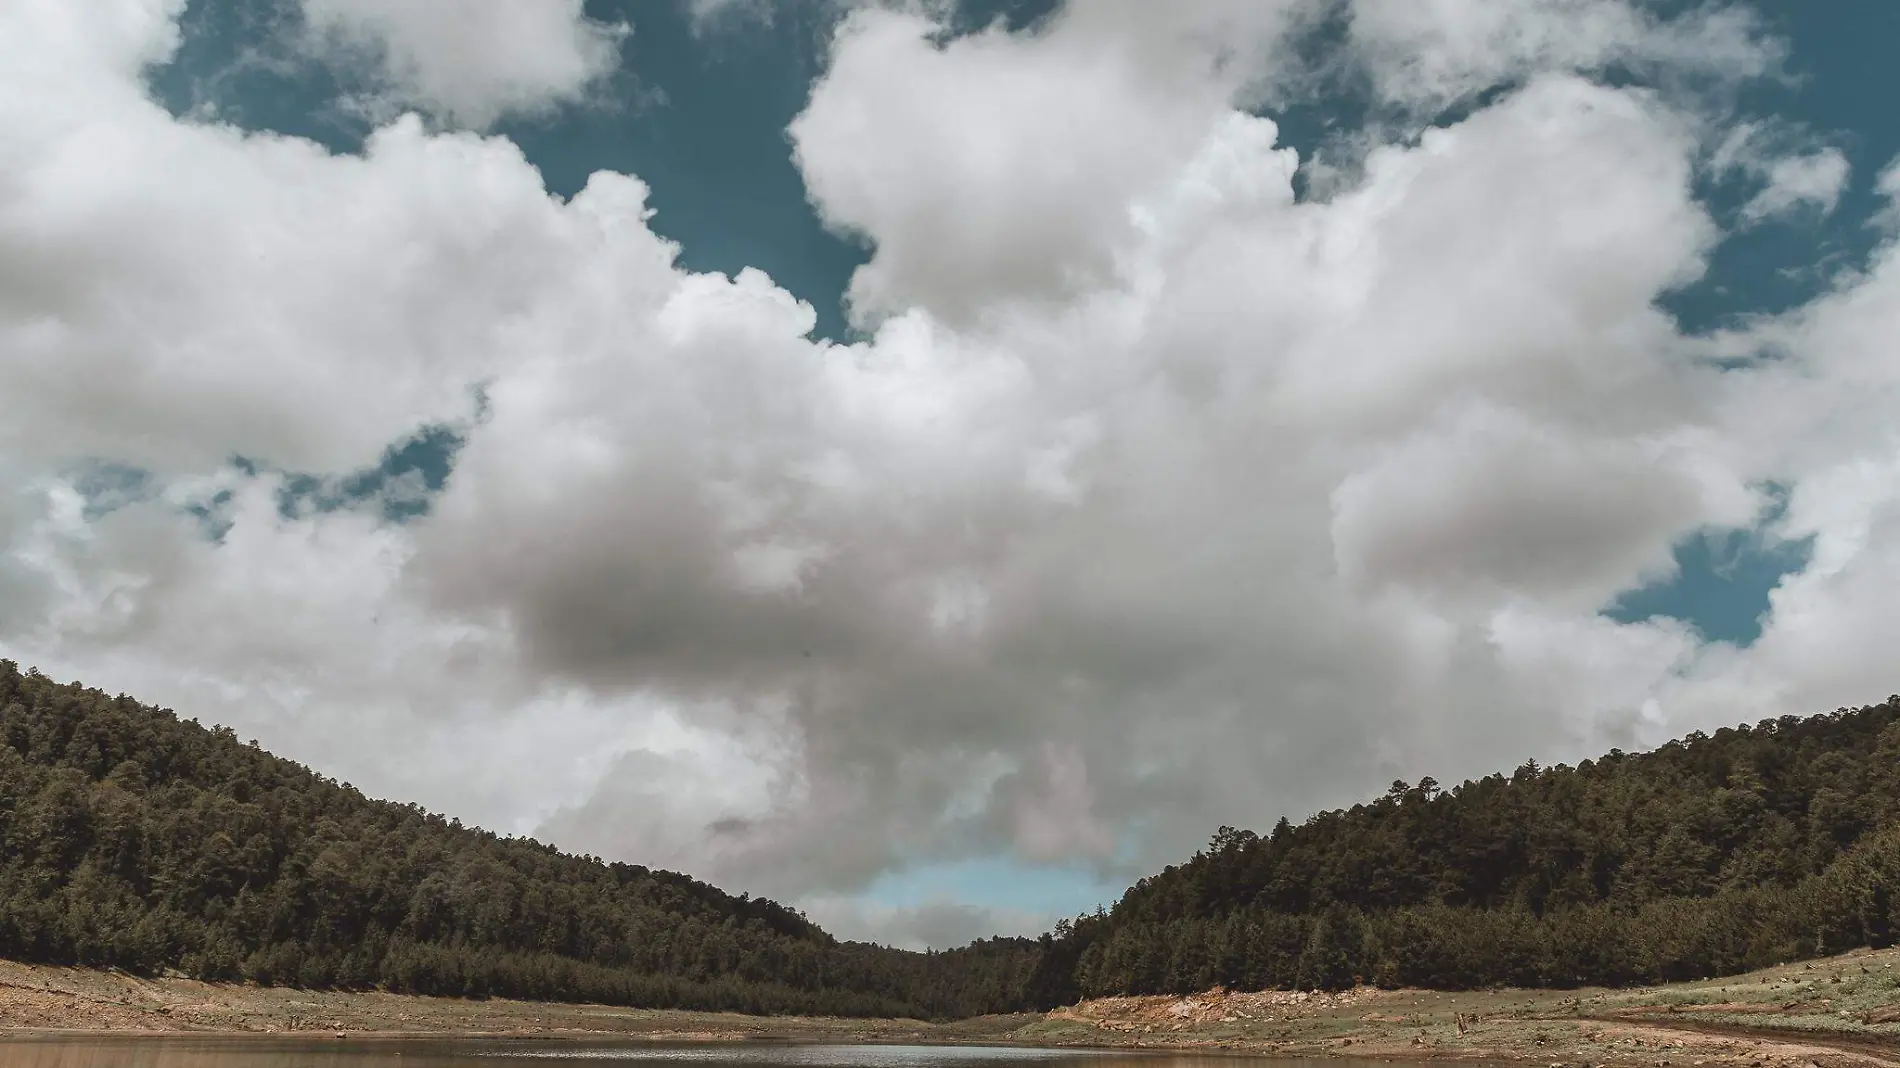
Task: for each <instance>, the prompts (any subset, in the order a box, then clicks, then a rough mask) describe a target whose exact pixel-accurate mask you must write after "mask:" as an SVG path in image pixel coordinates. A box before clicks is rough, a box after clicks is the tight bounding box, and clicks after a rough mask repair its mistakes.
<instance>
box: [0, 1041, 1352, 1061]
mask: <svg viewBox="0 0 1900 1068" xmlns="http://www.w3.org/2000/svg"><path fill="white" fill-rule="evenodd" d="M1104 1060H1113V1062H1114V1066H1113V1068H1242V1064H1243V1062H1244V1061H1248V1060H1259V1061H1264V1060H1265V1058H1243V1057H1205V1056H1191V1055H1175V1054H1163V1053H1152V1054H1151V1053H1146V1052H1098V1051H1086V1050H1051V1049H1024V1048H1018V1047H1002V1046H817V1045H811V1046H807V1045H795V1044H787V1045H769V1046H766V1045H756V1044H752V1043H722V1044H716V1045H711V1044H708V1045H657V1044H651V1043H640V1044H629V1043H624V1042H623V1043H618V1044H610V1043H603V1042H573V1041H556V1040H535V1039H506V1040H480V1041H476V1040H458V1041H441V1040H434V1039H427V1040H424V1039H401V1038H351V1039H327V1040H314V1039H307V1038H282V1039H260V1038H202V1037H189V1036H168V1037H163V1038H65V1037H62V1038H18V1039H5V1038H0V1066H3V1068H504V1066H507V1065H517V1066H528V1065H542V1066H547V1065H550V1062H562V1061H586V1062H589V1063H590V1064H618V1065H641V1064H651V1065H655V1066H656V1068H665V1066H667V1065H674V1064H679V1063H681V1062H688V1063H691V1064H695V1065H709V1066H718V1068H991V1066H995V1068H1108V1066H1107V1065H1106V1064H1104V1063H1102V1062H1103V1061H1104ZM1030 1062H1033V1064H1031V1063H1030ZM1084 1062H1088V1063H1086V1064H1085V1063H1084ZM1303 1063H1305V1062H1301V1061H1296V1060H1281V1059H1274V1060H1273V1061H1272V1068H1299V1066H1300V1065H1302V1064H1303ZM1313 1063H1314V1064H1315V1065H1316V1064H1317V1062H1313ZM1379 1063H1383V1062H1378V1061H1364V1062H1358V1063H1357V1065H1355V1062H1353V1061H1350V1060H1344V1059H1333V1060H1328V1061H1326V1062H1325V1064H1326V1068H1366V1066H1369V1065H1372V1064H1379Z"/></svg>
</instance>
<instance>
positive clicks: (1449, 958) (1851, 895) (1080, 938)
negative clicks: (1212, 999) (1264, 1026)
mask: <svg viewBox="0 0 1900 1068" xmlns="http://www.w3.org/2000/svg"><path fill="white" fill-rule="evenodd" d="M1896 815H1900V698H1895V699H1893V700H1890V701H1888V702H1887V703H1886V704H1882V705H1875V706H1871V707H1868V708H1862V709H1859V710H1857V711H1848V710H1844V709H1843V710H1840V711H1837V712H1834V713H1830V714H1827V715H1820V716H1814V717H1809V718H1806V719H1802V718H1796V717H1788V718H1784V719H1780V720H1772V721H1768V722H1764V723H1761V724H1758V725H1756V726H1753V727H1747V726H1744V727H1738V728H1733V729H1723V730H1720V731H1717V732H1716V733H1715V734H1714V735H1712V736H1705V735H1701V734H1695V735H1691V736H1690V737H1688V738H1686V739H1684V740H1682V741H1677V742H1671V743H1669V744H1667V745H1664V746H1662V747H1661V748H1659V749H1657V750H1656V751H1654V752H1651V753H1645V754H1640V755H1632V754H1624V753H1620V752H1614V751H1613V752H1611V753H1610V754H1609V755H1607V756H1605V757H1603V758H1602V759H1600V760H1594V761H1591V760H1586V761H1583V762H1582V763H1581V764H1579V765H1578V766H1576V767H1574V768H1573V767H1563V766H1559V767H1551V768H1543V767H1538V766H1537V765H1536V764H1535V763H1527V764H1525V765H1524V766H1523V767H1520V768H1518V769H1517V771H1516V772H1515V773H1514V774H1512V775H1510V776H1508V777H1507V776H1504V775H1492V776H1489V777H1487V778H1484V779H1481V780H1477V781H1473V782H1467V783H1464V784H1462V785H1460V786H1457V787H1454V788H1453V789H1450V790H1443V791H1441V790H1440V789H1439V788H1438V786H1437V784H1436V783H1434V782H1432V781H1431V780H1429V779H1427V780H1425V781H1423V782H1421V783H1419V784H1417V785H1409V784H1406V783H1394V784H1393V786H1392V789H1391V790H1390V791H1389V792H1388V793H1387V794H1386V795H1385V796H1384V797H1382V798H1380V799H1378V800H1376V801H1374V802H1371V803H1369V804H1363V805H1355V806H1353V807H1352V808H1350V809H1345V810H1338V811H1331V812H1323V813H1320V814H1319V815H1316V816H1314V817H1313V818H1312V819H1310V820H1308V821H1307V822H1306V823H1305V824H1303V825H1301V826H1297V827H1295V826H1293V825H1291V824H1289V823H1288V822H1287V821H1285V820H1281V821H1280V823H1279V825H1278V826H1276V827H1275V828H1274V829H1273V830H1272V832H1271V833H1269V834H1267V835H1265V836H1261V835H1258V834H1255V833H1253V832H1249V831H1239V830H1234V829H1232V828H1222V830H1221V832H1220V833H1219V834H1218V835H1216V836H1215V838H1214V840H1213V842H1212V843H1211V844H1210V845H1209V847H1208V848H1207V849H1206V850H1205V851H1203V852H1201V853H1198V854H1196V855H1195V856H1194V858H1193V859H1191V860H1190V861H1188V862H1187V863H1185V864H1182V865H1180V866H1178V867H1170V868H1168V869H1166V870H1165V871H1163V872H1161V873H1160V874H1158V875H1155V876H1153V877H1151V878H1147V879H1143V880H1142V881H1141V882H1139V883H1137V884H1136V885H1135V886H1134V887H1132V888H1131V889H1129V890H1128V892H1127V893H1126V894H1125V895H1124V896H1123V897H1122V899H1121V900H1120V901H1119V902H1118V903H1117V904H1116V905H1115V907H1114V909H1113V910H1112V911H1109V912H1107V913H1104V914H1099V915H1096V916H1091V917H1083V918H1082V919H1080V920H1078V921H1076V922H1075V923H1073V924H1065V925H1063V927H1062V929H1061V931H1060V932H1059V934H1060V937H1059V938H1058V939H1057V940H1056V943H1055V944H1054V945H1053V946H1052V947H1051V950H1050V952H1049V953H1047V954H1046V955H1045V957H1044V959H1043V961H1042V964H1041V967H1040V969H1039V971H1038V973H1037V975H1036V976H1035V978H1034V980H1033V983H1032V991H1033V1000H1035V1001H1036V1002H1038V1003H1040V1004H1043V1005H1045V1006H1047V1005H1056V1004H1064V1003H1067V1002H1070V1001H1073V1000H1074V999H1075V998H1077V997H1079V996H1102V995H1111V994H1161V993H1188V992H1192V991H1196V990H1204V989H1207V988H1209V987H1212V986H1216V985H1223V986H1228V987H1233V988H1237V989H1245V990H1258V989H1262V988H1266V987H1300V988H1308V989H1310V988H1314V987H1319V988H1327V989H1340V988H1344V987H1348V986H1351V985H1352V984H1353V983H1354V982H1355V981H1359V980H1364V981H1368V982H1377V983H1380V984H1382V985H1407V986H1422V987H1435V988H1470V987H1479V986H1487V985H1494V984H1510V985H1516V986H1574V985H1578V984H1582V983H1601V984H1609V985H1624V984H1630V983H1639V982H1659V981H1677V980H1684V979H1693V978H1698V977H1702V976H1708V975H1724V974H1732V973H1735V972H1738V971H1742V970H1745V969H1748V968H1754V967H1761V966H1765V965H1770V964H1774V963H1776V962H1779V961H1785V960H1794V959H1800V958H1805V957H1812V956H1816V955H1820V954H1823V953H1829V952H1836V951H1839V950H1842V949H1845V948H1849V947H1853V946H1863V945H1873V946H1883V945H1887V944H1889V943H1891V942H1892V941H1893V939H1894V937H1895V926H1896V923H1897V922H1900V916H1896V915H1895V909H1894V904H1893V899H1894V893H1893V890H1894V887H1895V885H1896V876H1897V875H1900V821H1896Z"/></svg>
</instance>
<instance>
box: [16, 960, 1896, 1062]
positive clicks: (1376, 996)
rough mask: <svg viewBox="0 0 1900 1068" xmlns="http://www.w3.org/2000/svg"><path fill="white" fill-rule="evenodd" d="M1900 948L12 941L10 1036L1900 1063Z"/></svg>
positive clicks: (1422, 1058) (1503, 1059) (1470, 1059)
mask: <svg viewBox="0 0 1900 1068" xmlns="http://www.w3.org/2000/svg"><path fill="white" fill-rule="evenodd" d="M1897 966H1900V950H1894V949H1890V950H1880V951H1868V950H1861V951H1856V952H1853V953H1849V954H1845V955H1843V956H1839V957H1833V958H1828V959H1826V960H1819V961H1810V962H1806V963H1801V964H1793V965H1786V966H1782V967H1778V968H1771V969H1767V970H1765V971H1761V972H1755V973H1750V974H1748V975H1742V976H1732V977H1728V978H1725V979H1713V980H1704V981H1700V982H1693V983H1680V984H1673V985H1669V986H1661V987H1644V988H1635V989H1629V990H1603V989H1583V990H1569V991H1565V990H1512V989H1504V990H1489V991H1458V992H1451V991H1429V990H1379V989H1374V988H1367V987H1361V988H1358V989H1355V990H1351V991H1344V992H1339V993H1317V992H1297V991H1293V992H1289V991H1264V992H1258V993H1251V992H1248V993H1243V992H1228V991H1222V990H1213V991H1207V992H1204V993H1201V994H1196V995H1190V996H1186V997H1175V996H1143V997H1117V998H1100V999H1095V1000H1092V1001H1084V1002H1082V1003H1080V1004H1078V1005H1074V1006H1068V1007H1064V1008H1059V1009H1056V1010H1054V1011H1052V1012H1049V1013H1024V1014H1017V1015H1010V1016H989V1017H977V1018H974V1019H969V1020H959V1021H955V1022H951V1023H929V1022H926V1021H922V1020H893V1019H869V1020H865V1019H842V1018H833V1017H761V1016H745V1015H740V1014H736V1013H709V1012H693V1011H688V1010H667V1009H633V1008H624V1007H617V1006H606V1005H585V1004H561V1003H546V1002H526V1001H513V1000H510V999H505V998H491V999H485V1000H480V1001H473V1000H464V999H458V998H438V997H423V996H415V995H403V994H389V993H384V992H377V991H365V992H335V991H305V990H295V989H291V988H285V987H259V986H251V985H244V984H220V983H203V982H198V981H196V980H190V979H181V978H153V979H147V978H141V977H137V976H130V975H126V974H124V973H119V972H107V971H94V970H90V969H83V968H68V967H57V966H46V965H28V964H20V963H17V962H12V961H0V1046H4V1044H5V1043H7V1042H9V1041H19V1042H26V1041H48V1042H52V1041H60V1040H81V1041H83V1040H85V1039H89V1038H97V1039H101V1040H117V1039H126V1040H137V1039H148V1040H163V1041H169V1040H178V1039H190V1038H197V1039H206V1040H225V1039H232V1040H253V1041H257V1040H263V1041H270V1040H302V1041H311V1040H329V1041H336V1040H338V1039H339V1038H340V1039H341V1040H343V1041H349V1042H356V1043H371V1042H376V1043H383V1042H400V1041H405V1040H407V1041H439V1042H455V1041H474V1042H480V1041H532V1042H550V1043H621V1044H638V1043H656V1044H658V1043H710V1042H730V1043H735V1044H752V1043H760V1044H773V1045H778V1044H788V1043H797V1044H801V1045H802V1044H850V1045H870V1044H877V1045H888V1044H906V1045H994V1046H1009V1047H1035V1048H1050V1049H1073V1050H1076V1051H1078V1052H1079V1051H1082V1050H1103V1051H1121V1052H1137V1051H1139V1052H1142V1053H1170V1052H1174V1053H1182V1054H1189V1055H1236V1056H1268V1057H1300V1058H1314V1057H1351V1058H1365V1059H1377V1060H1389V1061H1402V1062H1408V1063H1410V1062H1419V1061H1454V1062H1490V1063H1518V1064H1536V1065H1540V1066H1542V1068H1900V967H1897Z"/></svg>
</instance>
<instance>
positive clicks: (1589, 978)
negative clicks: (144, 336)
mask: <svg viewBox="0 0 1900 1068" xmlns="http://www.w3.org/2000/svg"><path fill="white" fill-rule="evenodd" d="M1897 890H1900V698H1894V699H1891V700H1889V701H1888V703H1886V704H1884V705H1878V706H1874V707H1870V708H1863V709H1860V710H1858V711H1851V712H1850V711H1846V710H1842V711H1839V712H1835V713H1832V714H1828V715H1822V716H1815V717H1812V718H1808V719H1798V718H1793V717H1789V718H1785V719H1780V720H1774V721H1770V722H1765V723H1761V724H1759V725H1756V726H1753V727H1738V728H1734V729H1725V730H1721V731H1717V732H1716V733H1715V734H1714V735H1713V736H1704V735H1700V734H1696V735H1691V736H1689V737H1688V738H1686V739H1684V740H1682V741H1679V742H1671V743H1669V744H1668V745H1665V746H1663V747H1661V748H1660V749H1658V750H1656V751H1654V752H1651V753H1644V754H1634V755H1632V754H1624V753H1620V752H1615V751H1612V752H1611V753H1610V754H1609V755H1607V756H1605V757H1603V758H1602V759H1600V760H1594V761H1590V760H1586V761H1584V762H1583V763H1581V764H1579V765H1578V766H1577V767H1574V768H1572V767H1564V766H1558V767H1550V768H1544V767H1538V766H1537V765H1536V764H1525V765H1524V766H1523V767H1521V768H1519V769H1517V771H1516V772H1515V773H1513V774H1511V775H1510V776H1508V777H1507V776H1504V775H1492V776H1490V777H1488V778H1485V779H1480V780H1477V781H1474V782H1467V783H1464V784H1462V785H1460V786H1457V787H1454V788H1452V789H1450V790H1440V789H1439V788H1438V786H1437V784H1435V783H1433V782H1432V781H1431V780H1429V779H1427V780H1425V781H1423V782H1420V783H1418V784H1416V785H1411V784H1407V783H1394V784H1393V785H1392V789H1391V790H1390V791H1389V792H1388V793H1387V794H1386V795H1385V796H1384V797H1381V798H1379V799H1378V800H1376V801H1373V802H1371V803H1368V804H1363V805H1356V806H1354V807H1352V808H1350V809H1345V810H1339V811H1332V812H1323V813H1320V814H1319V815H1317V816H1314V817H1313V818H1311V819H1310V820H1308V821H1307V822H1306V823H1304V824H1302V825H1300V826H1297V827H1296V826H1293V825H1291V824H1289V823H1288V822H1287V821H1285V820H1281V821H1280V823H1279V824H1278V825H1277V826H1276V827H1274V828H1273V830H1272V831H1271V833H1269V834H1267V835H1266V836H1264V837H1262V836H1260V835H1257V834H1255V833H1253V832H1249V831H1239V830H1234V829H1232V828H1222V829H1221V831H1220V833H1219V834H1218V835H1216V836H1215V838H1214V840H1213V842H1212V843H1211V844H1210V845H1209V847H1208V848H1207V850H1205V851H1203V852H1201V853H1198V854H1196V855H1195V856H1194V858H1193V859H1191V860H1190V861H1188V862H1187V863H1185V864H1183V865H1180V866H1179V867H1171V868H1168V869H1167V870H1165V871H1163V872H1161V873H1160V874H1159V875H1156V876H1154V877H1152V878H1148V879H1144V880H1142V881H1141V882H1139V883H1137V884H1136V885H1135V886H1134V887H1132V888H1131V889H1129V891H1128V892H1127V893H1126V894H1125V895H1124V896H1123V898H1122V899H1121V901H1120V902H1118V903H1117V904H1116V905H1115V907H1114V909H1113V910H1111V911H1108V912H1105V913H1098V914H1096V915H1094V916H1088V917H1083V918H1081V919H1079V920H1077V921H1075V922H1074V923H1064V924H1061V925H1059V926H1058V929H1057V930H1056V932H1055V933H1054V935H1053V937H1051V936H1044V938H1043V939H1041V940H1040V941H1030V940H1027V939H992V940H990V941H987V942H979V943H976V944H974V945H972V946H969V947H967V948H964V949H959V950H954V951H951V952H945V953H929V954H922V953H907V952H902V951H899V950H892V949H885V948H882V947H877V946H869V945H863V944H858V943H848V942H839V941H837V940H836V939H834V938H832V937H831V936H829V935H827V934H825V933H824V932H823V931H821V930H819V929H818V928H816V927H815V926H813V925H812V924H810V923H809V922H807V921H806V920H805V919H804V918H803V917H801V916H799V915H798V914H797V913H795V912H792V911H791V910H789V909H786V908H784V907H783V906H780V905H778V904H776V903H774V902H771V901H767V900H762V899H748V898H745V897H732V896H730V895H728V894H726V893H724V892H722V891H720V890H718V889H715V888H714V887H711V886H707V885H706V884H704V883H700V882H697V881H695V880H693V879H690V878H687V877H686V876H683V875H676V874H672V873H669V872H660V871H651V870H648V869H646V868H643V867H638V866H635V865H629V864H605V863H602V862H601V861H599V860H597V859H594V858H590V857H575V856H569V855H566V854H563V853H561V852H559V851H557V850H555V849H553V848H551V847H549V846H546V845H543V844H541V843H538V842H534V841H531V840H528V839H519V838H501V837H497V836H496V835H494V834H490V833H488V832H486V831H481V830H477V829H474V828H465V827H462V826H461V825H460V824H459V823H457V822H455V821H453V820H448V819H444V818H443V817H441V816H437V815H433V814H430V813H427V812H424V811H423V810H422V809H420V808H418V807H416V806H414V805H401V804H394V803H391V802H386V801H374V800H370V799H368V798H365V797H364V796H363V795H362V794H361V793H359V792H357V791H356V790H355V789H353V788H351V787H350V786H348V785H347V784H339V783H337V782H334V781H332V780H329V779H326V778H324V777H323V776H320V775H318V774H316V773H314V772H312V771H310V770H309V769H307V768H304V767H302V766H300V765H297V764H294V763H291V762H290V761H287V760H283V759H280V758H278V757H275V756H272V755H271V754H269V753H266V752H263V751H262V750H260V749H257V748H256V747H254V746H250V745H246V744H244V743H242V742H240V741H239V740H238V739H237V738H236V737H235V736H234V735H233V734H232V733H231V731H229V730H228V729H224V728H214V729H206V728H203V727H200V726H199V725H198V724H197V723H195V722H191V721H181V720H180V719H179V718H178V717H177V716H175V715H174V714H172V713H171V712H169V711H165V710H161V709H154V708H150V707H146V706H144V705H140V704H139V703H138V702H136V701H133V700H132V699H130V698H126V697H110V696H107V695H106V694H103V693H100V692H99V691H96V690H87V689H84V688H82V687H80V686H78V685H59V684H55V683H53V682H51V681H49V680H47V679H45V678H43V677H41V676H40V675H38V674H36V673H32V672H28V673H25V674H22V673H21V672H20V671H19V670H18V669H17V667H16V666H15V665H14V664H13V663H11V662H8V661H0V956H5V957H12V958H16V959H21V960H29V961H43V962H51V963H74V964H89V965H108V966H114V967H119V968H124V969H126V970H128V971H133V972H142V973H152V972H157V971H161V970H176V971H180V972H184V973H186V974H189V975H193V976H197V977H201V978H207V979H249V980H255V981H257V982H261V983H267V984H289V985H298V986H305V987H372V986H374V987H382V988H385V989H389V990H395V991H406V992H416V993H437V994H457V995H475V996H481V995H488V994H496V995H509V996H515V997H524V998H534V999H546V1000H589V1001H603V1002H608V1003H614V1004H625V1005H640V1006H649V1007H682V1008H705V1009H733V1010H739V1011H749V1012H765V1013H773V1012H802V1013H827V1014H839V1015H880V1016H899V1015H908V1016H925V1017H936V1018H942V1017H955V1016H968V1015H974V1014H978V1013H984V1012H997V1011H1008V1010H1013V1009H1018V1008H1025V1007H1051V1006H1054V1005H1056V1004H1061V1003H1065V1002H1068V1001H1072V1000H1074V999H1076V998H1078V997H1081V996H1098V995H1105V994H1123V993H1186V992H1191V991H1197V990H1203V989H1206V988H1208V987H1212V986H1216V985H1222V986H1228V987H1233V988H1242V989H1262V988H1267V987H1290V986H1297V987H1303V988H1310V987H1340V986H1345V985H1349V984H1351V983H1354V982H1359V981H1366V982H1376V983H1381V984H1404V985H1418V986H1435V987H1471V986H1482V985H1492V984H1513V985H1524V986H1570V985H1576V984H1579V983H1586V982H1588V983H1605V984H1628V983H1637V982H1648V981H1666V980H1677V979H1686V978H1695V977H1700V976H1707V975H1718V974H1726V973H1732V972H1738V971H1743V970H1747V969H1750V968H1754V967H1758V966H1762V965H1767V964H1773V963H1776V962H1779V961H1786V960H1792V959H1796V958H1799V957H1804V956H1814V955H1819V954H1822V953H1832V952H1838V951H1841V950H1844V949H1847V948H1850V947H1853V946H1858V945H1869V944H1871V945H1886V944H1889V943H1890V942H1892V941H1893V940H1894V939H1895V937H1896V928H1897V927H1900V915H1897V914H1896V913H1900V906H1896V899H1897V898H1900V893H1896V891H1897Z"/></svg>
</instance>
